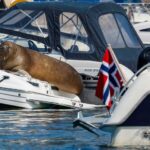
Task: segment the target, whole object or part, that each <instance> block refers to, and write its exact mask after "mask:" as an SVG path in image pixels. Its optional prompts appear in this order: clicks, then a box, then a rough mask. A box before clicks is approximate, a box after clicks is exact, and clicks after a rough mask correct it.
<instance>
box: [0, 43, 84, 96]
mask: <svg viewBox="0 0 150 150" xmlns="http://www.w3.org/2000/svg"><path fill="white" fill-rule="evenodd" d="M0 69H3V70H10V71H18V70H24V71H26V72H28V73H29V74H30V75H31V76H32V77H34V78H37V79H40V80H43V81H47V82H49V83H51V84H52V85H54V86H56V87H57V88H58V89H60V90H62V91H65V92H70V93H74V94H80V93H81V91H82V88H83V84H82V80H81V77H80V75H79V73H78V72H77V71H76V70H75V69H74V68H73V67H71V66H70V65H69V64H67V63H65V62H62V61H60V60H57V59H55V58H53V57H49V56H46V55H44V54H42V53H39V52H36V51H34V50H31V49H28V48H25V47H22V46H20V45H17V44H15V43H13V42H10V41H6V42H3V43H2V44H0Z"/></svg>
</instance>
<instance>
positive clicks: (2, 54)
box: [0, 44, 9, 69]
mask: <svg viewBox="0 0 150 150" xmlns="http://www.w3.org/2000/svg"><path fill="white" fill-rule="evenodd" d="M8 53H9V46H8V45H5V44H0V69H3V64H4V62H5V61H6V59H7V58H8Z"/></svg>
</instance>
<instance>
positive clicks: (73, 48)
mask: <svg viewBox="0 0 150 150" xmlns="http://www.w3.org/2000/svg"><path fill="white" fill-rule="evenodd" d="M69 50H70V51H71V52H73V53H77V52H79V47H78V46H77V45H72V46H71V47H70V49H69Z"/></svg>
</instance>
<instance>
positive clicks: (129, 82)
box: [117, 63, 150, 101]
mask: <svg viewBox="0 0 150 150" xmlns="http://www.w3.org/2000/svg"><path fill="white" fill-rule="evenodd" d="M149 67H150V63H148V64H146V65H145V66H143V67H142V68H141V69H139V70H138V71H137V72H136V73H135V74H134V75H133V76H132V77H131V78H130V80H129V81H128V82H127V83H126V84H125V85H124V87H123V89H122V90H121V92H120V93H119V95H118V97H117V100H118V101H119V100H120V99H121V97H122V95H123V94H124V93H125V91H126V90H127V88H128V87H129V86H130V84H132V82H134V81H135V80H136V78H137V77H138V75H139V74H140V73H141V72H143V71H144V70H145V69H147V68H149Z"/></svg>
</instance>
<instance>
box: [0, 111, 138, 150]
mask: <svg viewBox="0 0 150 150" xmlns="http://www.w3.org/2000/svg"><path fill="white" fill-rule="evenodd" d="M76 114H77V113H76V112H75V111H72V110H5V111H0V150H3V149H9V150H10V149H12V150H13V149H14V150H16V149H19V150H21V149H25V150H30V149H36V150H48V149H50V150H120V149H121V150H128V149H131V148H111V147H102V146H100V144H101V142H102V140H104V139H99V138H97V137H96V136H95V135H92V134H91V133H89V132H87V131H85V130H83V129H81V128H79V127H78V128H75V129H74V128H73V127H72V122H73V120H74V118H75V117H76ZM86 114H88V115H90V114H91V111H88V112H86ZM134 149H137V148H132V150H134Z"/></svg>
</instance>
